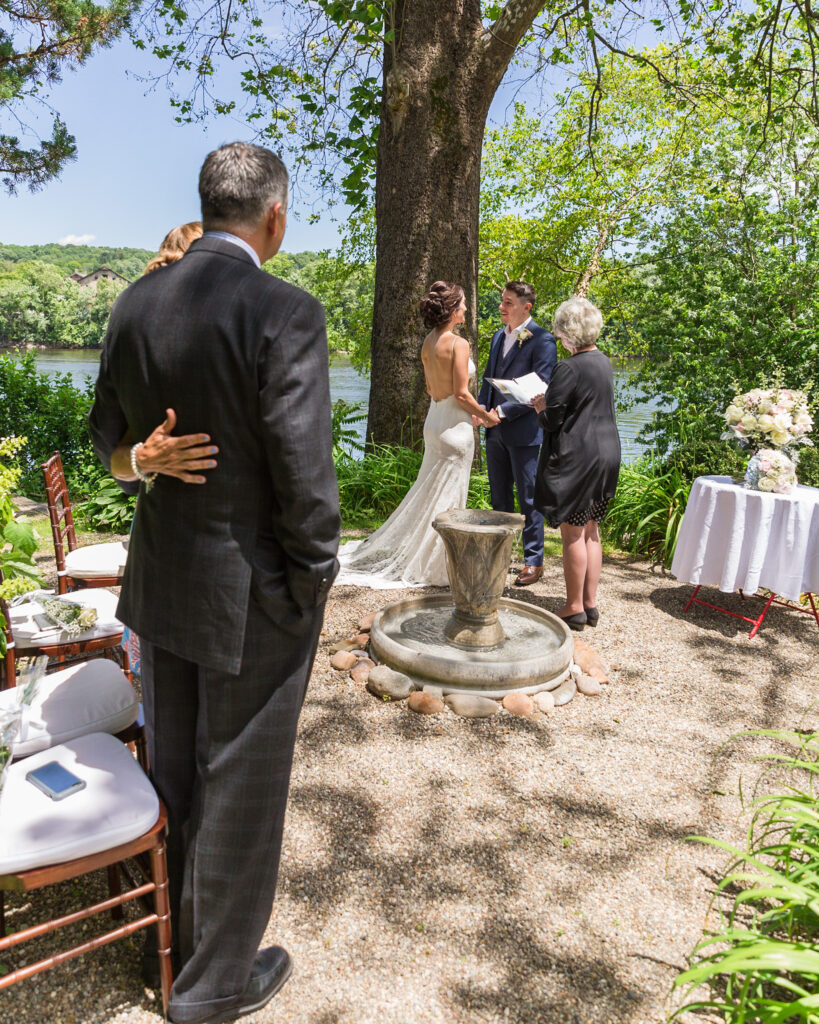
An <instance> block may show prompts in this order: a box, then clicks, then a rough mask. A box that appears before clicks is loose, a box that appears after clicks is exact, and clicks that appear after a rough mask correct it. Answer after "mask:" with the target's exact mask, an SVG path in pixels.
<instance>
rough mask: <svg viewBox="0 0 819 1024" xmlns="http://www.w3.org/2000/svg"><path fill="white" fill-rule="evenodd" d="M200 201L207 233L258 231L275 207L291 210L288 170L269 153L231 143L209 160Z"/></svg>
mask: <svg viewBox="0 0 819 1024" xmlns="http://www.w3.org/2000/svg"><path fill="white" fill-rule="evenodd" d="M199 198H200V199H201V201H202V226H203V227H204V229H205V231H209V230H219V229H222V230H224V229H226V228H231V227H234V228H245V229H246V230H255V229H256V228H257V227H258V226H259V224H260V222H261V220H262V218H263V217H264V216H265V214H266V213H267V211H268V210H269V209H270V207H271V206H272V205H273V204H274V203H281V204H282V206H283V207H284V208H285V209H287V198H288V176H287V168H286V167H285V166H284V164H283V163H282V161H281V160H280V159H279V158H278V157H277V156H276V154H275V153H271V151H270V150H269V149H264V148H263V147H262V146H252V145H250V144H249V143H247V142H230V143H228V144H227V145H226V146H220V147H219V149H214V151H213V152H212V153H208V155H207V156H206V157H205V162H204V163H203V164H202V170H201V171H200V172H199Z"/></svg>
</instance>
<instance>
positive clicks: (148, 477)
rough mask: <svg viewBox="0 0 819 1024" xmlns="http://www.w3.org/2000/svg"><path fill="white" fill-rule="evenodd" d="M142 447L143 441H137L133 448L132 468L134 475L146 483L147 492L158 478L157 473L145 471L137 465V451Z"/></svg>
mask: <svg viewBox="0 0 819 1024" xmlns="http://www.w3.org/2000/svg"><path fill="white" fill-rule="evenodd" d="M141 447H142V441H137V443H136V444H135V445H134V446H133V447H132V448H131V469H132V470H133V473H134V476H135V477H136V478H137V480H140V481H141V482H142V483H143V484H145V490H146V492H147V491H150V489H151V488H152V487H153V485H154V480H156V473H143V472H142V470H141V469H140V468H139V466H138V465H137V452H138V451H139V449H140V448H141Z"/></svg>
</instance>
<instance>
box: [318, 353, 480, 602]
mask: <svg viewBox="0 0 819 1024" xmlns="http://www.w3.org/2000/svg"><path fill="white" fill-rule="evenodd" d="M474 373H475V364H474V363H473V362H472V360H471V359H470V360H469V375H470V377H472V376H473V375H474ZM474 450H475V434H474V429H473V427H472V416H471V415H470V414H469V413H468V412H467V411H466V410H465V409H462V408H461V406H460V405H458V402H457V401H456V400H455V396H454V395H450V396H449V398H443V399H441V401H440V402H436V401H432V402H430V406H429V412H428V413H427V418H426V421H425V422H424V461H423V462H422V463H421V469H420V470H419V471H418V477H417V478H416V480H415V483H414V484H413V485H412V487H411V488H410V489H409V491H407V493H406V495H405V497H404V500H403V501H402V502H401V504H400V505H399V506H398V508H397V509H396V510H395V511H394V512H393V514H392V515H391V516H390V517H389V519H388V520H387V521H386V522H385V523H384V524H383V525H382V526H380V527H379V528H378V529H377V530H376V531H375V533H373V534H371V535H370V536H369V537H368V538H367V539H366V540H365V541H351V542H349V543H347V544H343V545H342V547H341V550H340V551H339V554H338V559H339V562H340V563H341V571H340V573H339V574H338V576H337V577H336V581H335V582H336V586H345V585H347V586H356V587H372V588H374V589H384V590H386V589H397V588H399V587H411V586H414V587H423V586H427V587H446V586H448V585H449V579H448V577H447V572H446V555H445V554H444V545H443V541H442V540H441V538H440V537H439V536H438V534H437V533H436V532H435V530H433V528H432V520H433V519H434V518H435V517H436V516H437V515H438V513H439V512H445V511H446V510H447V509H448V508H466V498H467V494H468V492H469V474H470V471H471V468H472V456H473V454H474Z"/></svg>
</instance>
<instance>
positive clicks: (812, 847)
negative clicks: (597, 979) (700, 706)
mask: <svg viewBox="0 0 819 1024" xmlns="http://www.w3.org/2000/svg"><path fill="white" fill-rule="evenodd" d="M751 735H764V736H771V737H774V738H775V739H778V740H780V741H782V742H783V743H785V744H786V745H787V747H788V748H789V749H788V750H787V752H785V753H780V754H772V755H768V756H767V757H765V758H763V759H764V760H768V761H769V762H771V763H772V766H778V767H780V768H783V767H784V768H786V769H788V770H789V772H790V773H791V778H788V780H787V782H786V783H784V784H780V785H779V786H778V792H775V793H774V794H772V795H767V796H763V797H761V798H759V799H757V800H755V801H754V803H753V805H752V807H753V815H752V819H751V825H750V828H749V830H748V838H747V841H746V844H745V848H744V849H736V848H734V847H731V846H728V845H727V844H725V843H721V842H719V841H717V840H715V839H707V838H703V837H700V836H697V837H696V838H697V839H698V840H699V841H701V842H705V843H709V844H711V845H712V846H717V847H719V848H721V849H724V850H727V851H728V852H729V853H730V854H731V855H732V858H733V859H732V861H731V862H730V864H729V865H728V867H727V869H726V871H725V873H724V875H723V878H722V880H721V881H720V883H719V885H718V886H717V895H716V896H715V900H716V901H717V902H718V904H722V903H724V902H727V912H726V911H725V910H724V909H723V908H722V907H720V916H721V925H722V926H721V929H720V930H719V931H718V932H715V933H713V934H710V935H707V936H706V938H704V939H703V941H702V942H700V943H699V944H698V945H697V947H696V948H695V949H694V952H693V954H692V957H691V961H692V963H691V967H690V968H689V970H687V971H685V972H683V973H682V974H680V975H679V977H678V978H677V979H676V980H675V982H674V987H675V988H684V989H685V990H686V997H688V996H690V995H691V994H692V993H693V991H694V989H696V988H697V987H699V986H700V985H707V986H708V987H709V989H710V997H709V998H708V999H692V1000H690V1001H689V1002H686V1003H685V1005H683V1006H681V1007H680V1008H679V1009H678V1010H677V1011H676V1012H675V1014H674V1017H679V1016H680V1014H682V1013H685V1012H692V1011H694V1012H702V1011H709V1012H710V1014H713V1013H716V1014H718V1015H719V1018H720V1019H721V1020H723V1021H724V1022H725V1024H743V1022H744V1024H786V1022H787V1024H790V1022H794V1024H795V1022H797V1021H804V1022H806V1024H819V995H817V992H818V991H819V946H818V945H817V942H818V941H819V799H817V794H816V780H817V779H819V733H816V732H814V733H813V734H810V735H807V736H806V735H804V734H802V733H798V732H780V731H774V730H770V731H764V732H759V733H752V734H751ZM709 1019H713V1018H712V1017H711V1016H710V1015H709Z"/></svg>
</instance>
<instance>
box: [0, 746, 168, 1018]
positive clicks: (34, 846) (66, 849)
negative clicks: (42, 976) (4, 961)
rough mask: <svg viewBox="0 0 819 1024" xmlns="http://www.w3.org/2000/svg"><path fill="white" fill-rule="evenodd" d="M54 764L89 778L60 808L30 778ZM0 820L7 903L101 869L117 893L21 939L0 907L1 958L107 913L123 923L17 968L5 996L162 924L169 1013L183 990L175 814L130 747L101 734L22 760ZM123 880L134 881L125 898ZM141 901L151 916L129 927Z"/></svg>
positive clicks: (3, 980) (33, 928)
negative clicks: (174, 950) (175, 912)
mask: <svg viewBox="0 0 819 1024" xmlns="http://www.w3.org/2000/svg"><path fill="white" fill-rule="evenodd" d="M50 760H57V761H58V762H59V763H60V764H62V765H63V766H64V767H66V768H68V769H69V770H71V771H73V772H74V774H76V775H78V776H79V777H80V778H82V779H84V780H86V788H85V789H84V790H81V791H80V792H78V793H73V794H71V795H70V796H68V797H67V798H66V799H64V800H61V801H59V802H57V801H52V800H51V799H50V798H49V797H48V796H46V795H45V794H44V793H42V792H40V791H39V790H38V789H36V788H35V787H34V786H33V785H32V784H31V783H30V782H28V780H27V779H26V777H25V776H26V773H27V772H28V771H29V770H30V769H31V768H34V767H39V766H40V765H42V764H44V763H46V762H48V761H50ZM0 817H2V819H3V828H2V829H0V896H2V895H3V893H4V892H33V891H36V890H37V889H41V888H44V887H45V886H48V885H55V884H57V883H59V882H65V881H68V880H71V879H75V878H80V877H81V876H83V875H88V874H90V873H91V872H94V871H97V870H99V869H101V868H106V869H107V871H108V881H109V893H110V895H109V898H108V899H103V900H101V901H98V902H95V903H92V904H91V905H90V906H83V907H82V908H81V909H79V910H75V911H72V912H70V913H66V914H62V915H60V916H58V917H55V918H53V919H51V920H48V921H44V922H42V923H39V924H34V925H29V926H27V927H25V928H21V929H20V930H18V931H15V932H14V933H13V934H11V935H6V930H5V920H4V915H3V908H2V903H0V953H3V952H5V951H8V950H11V949H14V948H16V947H18V946H21V945H23V944H24V943H27V942H31V941H34V940H37V939H42V938H43V937H44V936H46V935H50V934H52V933H56V932H58V931H59V930H60V929H62V928H65V927H68V926H70V925H73V924H76V923H77V922H79V921H85V920H86V919H88V918H91V917H94V916H95V915H99V914H103V913H105V912H106V911H111V913H112V915H113V916H114V917H115V919H116V921H117V923H116V924H115V926H114V927H112V928H109V930H107V931H105V932H103V933H102V934H99V935H97V936H95V937H94V938H91V939H87V940H85V941H80V942H78V943H76V944H74V945H69V946H67V947H63V946H62V944H60V949H59V950H58V951H57V952H52V953H49V954H48V955H45V956H43V955H42V952H41V953H40V956H41V959H39V960H36V961H35V962H33V963H28V964H24V965H22V966H18V967H14V968H13V969H12V970H11V971H9V972H8V973H7V974H5V975H3V976H0V990H2V989H4V988H8V987H9V986H11V985H14V984H16V983H17V982H20V981H23V980H25V979H26V978H30V977H33V976H34V975H35V974H39V973H40V972H41V971H45V970H48V969H50V968H52V967H56V966H58V965H60V964H62V963H64V962H65V961H66V960H69V959H72V958H73V957H76V956H81V955H83V954H84V953H89V952H91V951H93V950H95V949H99V948H100V947H101V946H104V945H107V944H108V943H110V942H115V941H117V940H118V939H123V938H126V937H127V936H129V935H132V934H134V932H137V931H139V930H140V929H142V928H149V927H151V926H152V925H155V926H156V929H157V940H158V942H157V945H158V952H159V970H160V988H161V993H162V1005H163V1008H164V1010H165V1012H166V1013H167V1007H168V998H169V995H170V990H171V984H172V982H173V974H172V965H171V923H170V903H169V899H168V871H167V862H166V852H165V829H166V825H167V813H166V811H165V808H164V807H163V806H162V803H161V802H160V800H159V798H158V797H157V796H156V792H155V790H154V789H153V786H151V784H150V782H149V781H148V778H147V776H146V775H145V773H144V772H143V769H142V767H141V766H140V764H139V763H137V761H136V760H135V759H134V757H133V756H132V754H131V753H130V751H129V750H128V749H127V747H125V746H124V745H123V744H122V743H121V742H120V741H119V740H118V739H116V738H115V737H113V736H110V735H107V734H103V733H92V734H89V735H85V736H81V737H79V738H77V739H74V740H71V741H69V742H67V743H65V744H61V745H58V746H55V747H51V748H49V749H48V750H45V751H42V752H40V753H38V754H33V755H31V756H30V757H24V758H22V759H21V760H19V761H16V762H15V763H14V764H12V765H11V766H10V767H9V768H8V769H7V775H6V780H5V784H4V787H3V792H2V798H1V799H0ZM61 854H62V856H61ZM75 854H76V855H75ZM126 861H128V863H127V864H126V863H125V862H126ZM131 864H133V865H135V866H136V869H137V872H138V873H137V874H135V873H134V872H132V870H131V867H130V866H129V865H131ZM123 876H124V877H125V879H126V880H127V882H128V887H127V888H126V890H125V891H124V892H123V891H122V890H121V878H122V877H123ZM135 900H140V901H141V902H142V903H143V904H144V913H143V914H142V915H141V916H140V917H138V918H137V919H136V920H132V921H127V922H124V923H119V922H121V921H122V920H123V913H122V908H123V906H124V905H125V904H126V903H128V902H132V901H135Z"/></svg>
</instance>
